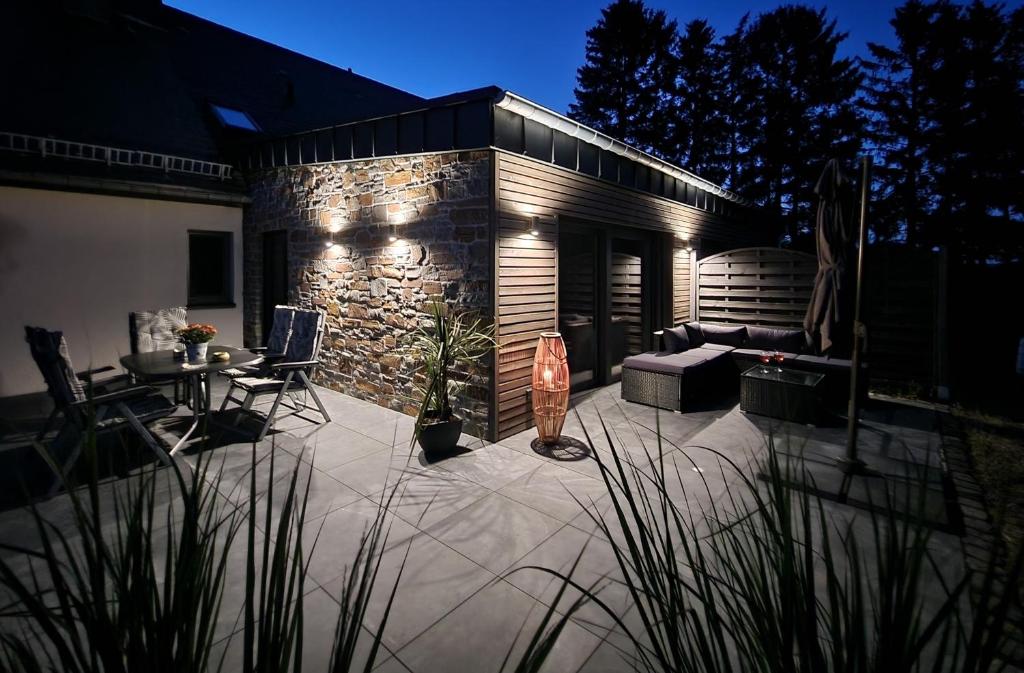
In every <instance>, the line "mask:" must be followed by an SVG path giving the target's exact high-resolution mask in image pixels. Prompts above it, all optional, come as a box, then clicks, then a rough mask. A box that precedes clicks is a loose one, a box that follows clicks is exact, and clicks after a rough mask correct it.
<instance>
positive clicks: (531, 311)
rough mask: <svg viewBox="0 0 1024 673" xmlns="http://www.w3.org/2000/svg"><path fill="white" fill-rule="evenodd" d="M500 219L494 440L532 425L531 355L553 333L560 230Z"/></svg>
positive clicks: (550, 224)
mask: <svg viewBox="0 0 1024 673" xmlns="http://www.w3.org/2000/svg"><path fill="white" fill-rule="evenodd" d="M536 228H537V229H538V231H539V233H540V235H539V236H532V235H530V233H529V227H528V226H527V222H526V221H525V220H523V219H520V218H516V217H509V216H499V218H498V260H497V265H498V269H497V278H498V302H497V306H498V329H497V337H498V343H499V345H500V346H501V349H500V350H499V351H498V374H497V375H498V381H497V384H498V436H499V437H507V436H509V435H512V434H515V433H517V432H520V431H521V430H525V429H526V428H529V427H531V426H532V425H533V411H532V409H531V408H530V403H529V390H530V377H531V373H532V370H533V355H534V351H535V350H536V348H537V338H538V337H539V335H540V333H541V332H548V331H554V330H556V329H557V308H558V273H557V269H558V266H557V259H558V255H557V246H558V228H557V225H556V224H555V223H554V222H553V221H541V222H539V223H538V224H537V226H536Z"/></svg>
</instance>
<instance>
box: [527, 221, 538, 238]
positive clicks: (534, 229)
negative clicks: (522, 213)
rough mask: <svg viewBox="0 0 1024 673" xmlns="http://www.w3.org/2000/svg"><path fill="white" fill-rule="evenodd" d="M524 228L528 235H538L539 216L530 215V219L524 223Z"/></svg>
mask: <svg viewBox="0 0 1024 673" xmlns="http://www.w3.org/2000/svg"><path fill="white" fill-rule="evenodd" d="M526 230H527V233H528V234H530V236H533V237H537V236H540V218H539V217H531V218H530V221H529V222H528V223H527V224H526Z"/></svg>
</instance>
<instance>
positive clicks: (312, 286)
mask: <svg viewBox="0 0 1024 673" xmlns="http://www.w3.org/2000/svg"><path fill="white" fill-rule="evenodd" d="M490 161H491V157H490V153H489V152H485V151H484V152H461V153H448V154H432V155H422V156H414V157H403V158H394V159H374V160H366V161H350V162H343V163H342V162H339V163H332V164H318V165H312V166H292V167H285V168H277V169H273V170H268V171H262V172H259V173H254V174H252V175H250V176H248V181H249V187H250V196H251V197H252V203H251V205H249V206H248V207H247V208H246V211H245V217H244V237H245V240H244V248H245V273H244V277H245V282H244V290H243V295H244V302H245V307H244V308H245V341H246V345H257V344H259V343H260V338H261V334H262V332H263V330H264V329H265V328H268V327H269V326H263V325H261V324H260V321H261V316H262V277H263V271H262V264H263V258H262V254H263V251H262V237H261V234H262V233H264V232H269V231H275V230H282V229H283V230H287V231H288V270H289V279H290V286H289V302H290V303H293V304H295V305H298V306H303V307H310V306H316V307H319V308H322V309H324V310H325V311H327V314H328V319H327V335H326V337H325V339H324V346H323V350H322V352H321V360H322V362H323V363H324V367H323V368H322V369H321V370H320V372H319V373H318V375H317V380H318V383H321V384H323V385H325V386H327V387H329V388H333V389H334V390H338V391H340V392H343V393H345V394H348V395H352V396H354V397H359V398H363V399H367V400H371V401H374V402H376V403H377V404H380V405H381V406H385V407H389V408H391V409H396V410H399V411H403V412H405V413H408V414H415V413H416V409H417V406H418V402H419V400H420V399H421V395H420V394H419V392H418V388H417V385H416V384H417V383H418V382H419V381H422V376H420V375H418V374H417V373H416V369H417V365H418V361H417V358H416V357H415V354H414V353H412V352H411V351H410V350H409V349H408V348H407V347H406V346H407V344H408V341H409V333H410V332H411V331H412V330H414V329H415V328H416V327H417V326H418V325H419V324H421V323H422V322H423V321H425V320H426V319H427V315H428V314H427V311H428V310H429V308H430V305H431V302H432V301H434V300H442V301H444V302H446V303H447V304H449V305H450V306H451V307H453V308H454V309H455V310H458V311H479V312H480V313H481V314H486V312H487V311H488V309H489V305H490V294H491V292H490V273H491V272H490V256H491V242H490V234H489V226H488V202H489V196H490ZM392 234H394V235H396V236H397V237H398V239H399V240H398V241H397V242H391V241H389V236H390V235H392ZM328 241H330V242H332V243H333V246H332V247H330V248H328V247H326V245H325V244H326V243H327V242H328ZM492 362H493V358H489V359H488V360H487V361H486V362H482V363H480V364H478V365H477V366H476V367H475V368H474V370H473V371H469V372H463V377H464V378H465V379H466V381H467V383H468V385H467V386H466V388H465V390H464V392H463V393H462V394H461V395H460V399H459V404H458V406H459V408H460V410H461V415H462V416H463V418H465V419H466V421H467V428H466V430H467V431H468V432H472V433H473V434H477V435H480V436H487V433H488V430H489V428H488V406H489V395H490V392H489V391H490V386H489V381H490V372H491V369H492V366H493V365H492Z"/></svg>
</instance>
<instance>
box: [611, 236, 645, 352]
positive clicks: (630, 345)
mask: <svg viewBox="0 0 1024 673" xmlns="http://www.w3.org/2000/svg"><path fill="white" fill-rule="evenodd" d="M641 264H642V260H641V259H640V258H639V257H637V256H635V255H627V254H625V253H621V252H616V253H612V272H611V285H612V288H611V293H612V304H611V309H612V320H613V321H614V320H621V321H623V322H624V323H626V353H627V354H628V355H636V354H638V353H641V352H643V306H642V304H641V298H642V292H641V288H642V284H641V266H640V265H641Z"/></svg>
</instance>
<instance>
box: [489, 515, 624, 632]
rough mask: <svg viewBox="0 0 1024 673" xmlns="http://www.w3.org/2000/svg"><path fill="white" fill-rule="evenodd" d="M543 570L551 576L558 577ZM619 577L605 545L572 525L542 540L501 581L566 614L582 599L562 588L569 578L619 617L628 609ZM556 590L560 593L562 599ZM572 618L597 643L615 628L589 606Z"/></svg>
mask: <svg viewBox="0 0 1024 673" xmlns="http://www.w3.org/2000/svg"><path fill="white" fill-rule="evenodd" d="M574 566H575V568H574ZM537 568H544V569H545V570H537ZM547 571H554V572H555V573H557V575H556V574H553V573H551V572H547ZM622 578H623V573H622V570H621V568H620V567H619V564H618V562H617V561H616V559H615V554H614V553H613V552H612V549H611V546H610V545H609V543H608V542H607V541H606V540H604V539H603V538H601V537H598V536H595V535H588V534H587V533H584V532H582V531H580V530H578V529H576V528H573V527H572V526H566V527H565V528H562V529H560V530H559V531H558V532H556V533H555V534H554V535H552V536H551V537H549V538H548V539H547V540H544V542H542V543H541V544H540V545H539V546H538V547H537V548H536V549H534V550H533V551H532V552H530V553H529V554H527V555H526V556H524V557H523V558H522V559H520V560H519V561H518V562H517V563H516V564H515V566H513V571H512V572H510V573H508V574H506V575H505V579H506V581H508V582H509V583H511V584H513V585H515V586H516V587H519V588H520V589H522V590H523V591H525V592H526V593H528V594H530V595H531V596H533V597H534V598H536V599H537V600H539V601H541V602H542V603H544V604H545V605H553V606H554V607H556V608H557V609H558V610H559V612H562V613H567V612H569V611H570V610H571V609H572V606H573V605H574V603H576V601H577V600H578V599H580V598H581V597H583V594H582V593H581V592H580V591H578V590H576V589H575V588H573V587H572V586H568V585H566V583H565V579H571V580H572V582H574V583H576V584H578V585H580V586H582V587H585V588H586V589H587V590H588V593H590V594H591V595H593V596H596V598H598V599H599V600H600V601H601V602H602V603H603V604H604V605H605V606H607V607H608V609H610V610H612V611H614V613H615V615H617V616H619V617H621V616H622V615H624V614H625V613H626V611H627V610H628V609H629V607H630V605H632V600H631V598H630V593H629V590H628V588H627V587H626V586H625V584H624V583H623V581H622ZM563 590H564V591H563ZM560 591H563V593H562V595H561V598H559V592H560ZM556 600H558V602H557V604H556V603H555V601H556ZM573 618H574V619H575V620H576V621H577V622H579V623H581V624H583V625H584V626H586V627H587V628H588V629H590V630H592V631H594V632H595V633H596V634H597V635H598V636H600V637H602V638H603V637H604V636H605V635H606V633H607V631H608V630H609V629H611V628H612V626H614V624H615V618H614V617H613V616H612V615H610V614H608V612H607V611H606V610H605V609H604V608H602V607H601V606H599V605H597V604H596V603H595V602H593V601H585V602H584V603H583V604H581V605H579V606H578V609H576V610H575V611H574V613H573Z"/></svg>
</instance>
